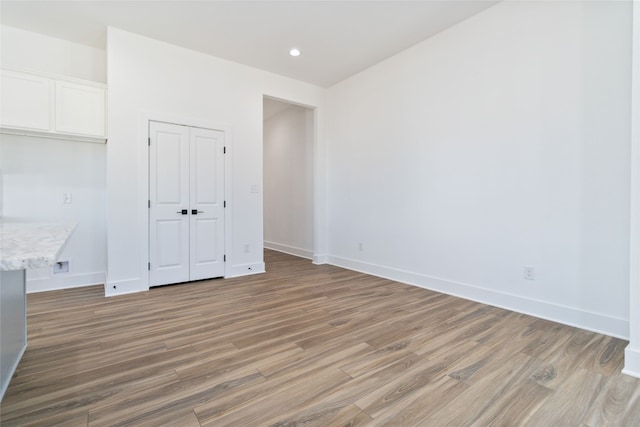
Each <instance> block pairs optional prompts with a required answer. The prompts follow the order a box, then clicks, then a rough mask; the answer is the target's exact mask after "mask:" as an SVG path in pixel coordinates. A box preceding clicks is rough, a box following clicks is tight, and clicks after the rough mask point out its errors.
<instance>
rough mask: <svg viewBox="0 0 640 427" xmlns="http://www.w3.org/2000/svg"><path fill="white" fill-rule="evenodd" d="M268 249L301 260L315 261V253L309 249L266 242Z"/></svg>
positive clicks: (265, 245)
mask: <svg viewBox="0 0 640 427" xmlns="http://www.w3.org/2000/svg"><path fill="white" fill-rule="evenodd" d="M264 247H265V248H266V249H271V250H274V251H278V252H284V253H285V254H289V255H294V256H298V257H300V258H307V259H313V251H309V250H307V249H302V248H296V247H295V246H289V245H283V244H280V243H275V242H267V241H265V242H264Z"/></svg>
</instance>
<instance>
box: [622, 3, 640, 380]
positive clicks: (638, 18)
mask: <svg viewBox="0 0 640 427" xmlns="http://www.w3.org/2000/svg"><path fill="white" fill-rule="evenodd" d="M632 79H633V82H632V93H631V96H632V107H631V218H630V220H631V221H630V222H631V233H630V234H631V244H630V246H631V248H630V257H629V258H630V262H631V265H630V274H629V276H630V277H629V311H630V316H629V329H630V331H629V341H630V342H629V345H628V346H627V348H626V350H625V356H624V371H623V372H624V373H627V374H630V375H633V376H635V377H638V378H640V3H639V2H634V4H633V71H632Z"/></svg>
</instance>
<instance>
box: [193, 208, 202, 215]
mask: <svg viewBox="0 0 640 427" xmlns="http://www.w3.org/2000/svg"><path fill="white" fill-rule="evenodd" d="M199 213H204V211H199V210H198V209H191V215H198V214H199Z"/></svg>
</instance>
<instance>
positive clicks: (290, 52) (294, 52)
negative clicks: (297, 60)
mask: <svg viewBox="0 0 640 427" xmlns="http://www.w3.org/2000/svg"><path fill="white" fill-rule="evenodd" d="M289 55H291V56H300V51H299V50H298V49H296V48H293V49H291V50H290V51H289Z"/></svg>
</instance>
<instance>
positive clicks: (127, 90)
mask: <svg viewBox="0 0 640 427" xmlns="http://www.w3.org/2000/svg"><path fill="white" fill-rule="evenodd" d="M107 58H108V61H107V70H108V71H107V76H108V82H107V84H108V88H109V91H108V116H109V124H108V134H109V143H108V144H107V159H108V162H107V187H108V196H107V197H108V236H107V238H108V267H107V275H108V277H107V287H106V291H107V292H108V294H114V293H128V292H136V291H141V290H146V289H148V272H147V259H148V251H147V253H146V254H145V251H144V247H145V246H144V244H145V239H144V236H145V235H146V233H147V232H148V217H146V216H145V212H146V204H147V193H145V186H144V180H146V179H148V177H145V176H142V174H141V171H142V170H143V165H144V164H145V162H146V161H147V157H146V156H147V151H146V148H147V147H146V140H145V138H146V135H145V132H146V129H145V128H144V127H143V126H141V124H140V122H141V120H142V117H143V115H144V114H148V113H154V114H163V115H171V116H178V117H185V118H191V119H198V120H205V121H215V122H218V123H226V124H228V126H229V129H231V132H230V133H231V135H227V137H229V138H231V145H230V146H229V148H230V150H228V153H229V154H230V155H231V156H232V163H233V166H232V176H231V178H230V179H231V186H232V197H231V200H227V206H228V208H229V209H232V216H233V220H232V233H231V236H225V237H226V238H230V239H231V240H232V241H231V245H230V246H231V253H227V254H226V255H227V263H228V264H229V265H230V267H228V269H227V271H228V272H229V271H230V274H229V275H240V274H246V272H247V270H248V267H251V268H252V271H256V270H259V269H260V266H262V268H263V267H264V264H263V254H262V247H263V226H262V215H263V210H262V203H263V199H262V170H263V169H262V119H263V118H262V99H263V96H264V95H269V96H272V97H276V98H279V99H287V100H290V101H292V102H295V103H299V104H302V105H308V106H314V107H320V106H321V104H322V102H323V96H324V93H325V89H323V88H320V87H317V86H314V85H310V84H307V83H303V82H299V81H296V80H293V79H289V78H286V77H282V76H278V75H275V74H272V73H268V72H265V71H261V70H257V69H255V68H251V67H247V66H244V65H240V64H237V63H233V62H230V61H226V60H223V59H220V58H216V57H213V56H209V55H205V54H202V53H198V52H195V51H192V50H188V49H184V48H181V47H178V46H174V45H170V44H168V43H164V42H160V41H158V40H153V39H150V38H146V37H142V36H138V35H135V34H132V33H129V32H126V31H122V30H119V29H116V28H109V29H108V35H107ZM255 188H258V192H257V193H256V192H253V191H252V189H255ZM245 248H248V251H245ZM256 267H258V268H256ZM113 286H117V290H115V291H112V289H113Z"/></svg>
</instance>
